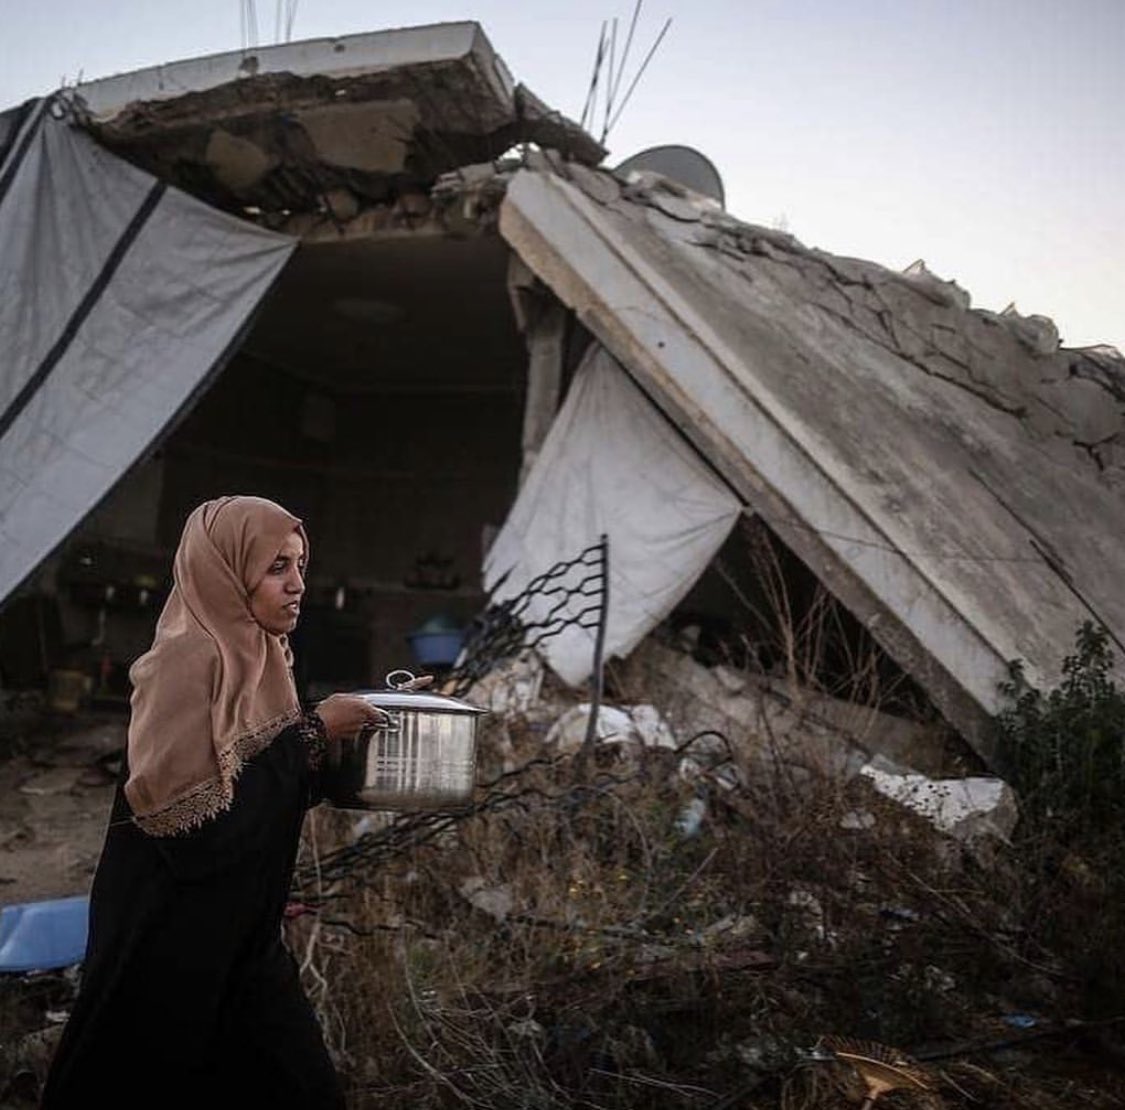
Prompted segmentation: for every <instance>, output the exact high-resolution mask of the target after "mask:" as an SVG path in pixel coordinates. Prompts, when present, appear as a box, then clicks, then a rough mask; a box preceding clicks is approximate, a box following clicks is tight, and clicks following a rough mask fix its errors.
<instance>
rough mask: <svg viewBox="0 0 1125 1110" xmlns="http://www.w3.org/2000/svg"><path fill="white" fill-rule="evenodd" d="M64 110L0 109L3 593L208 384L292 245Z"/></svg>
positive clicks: (55, 105) (48, 104)
mask: <svg viewBox="0 0 1125 1110" xmlns="http://www.w3.org/2000/svg"><path fill="white" fill-rule="evenodd" d="M64 117H65V113H64V111H63V109H62V108H61V105H60V103H59V102H58V101H50V100H45V101H40V102H39V103H38V104H35V105H31V106H25V107H24V109H22V110H20V111H19V112H18V113H13V112H9V113H5V115H4V116H3V117H0V124H2V126H0V157H2V158H3V162H2V163H0V601H2V600H3V599H4V598H6V597H7V596H8V595H9V593H11V591H12V590H13V589H14V588H15V587H16V586H17V585H18V584H19V583H20V582H21V581H23V579H24V578H25V577H26V576H27V575H28V574H30V573H31V571H33V570H34V569H35V567H36V566H37V565H38V564H39V563H40V562H41V561H42V559H43V558H44V557H45V556H46V555H47V554H49V553H50V552H51V551H52V550H53V548H54V547H55V546H56V545H57V544H58V543H59V542H61V541H62V540H63V539H64V538H65V537H66V536H67V534H68V533H69V532H70V531H71V530H72V529H73V528H74V526H75V525H76V524H78V523H79V521H80V520H81V519H82V518H83V517H84V516H85V515H86V513H87V512H89V510H90V509H91V508H93V507H94V506H95V505H96V504H97V503H98V501H99V500H101V498H102V497H103V496H104V495H105V494H106V493H107V492H108V491H109V489H110V488H111V487H112V486H113V484H114V483H115V482H116V481H117V480H118V479H119V478H120V477H121V476H122V475H123V474H124V473H125V471H126V470H127V469H128V468H129V467H130V466H131V465H132V464H133V463H134V462H135V461H136V460H137V459H138V458H139V457H140V456H141V455H142V454H143V453H144V451H145V449H146V447H148V446H149V445H150V444H151V443H152V442H153V440H154V439H155V438H156V437H157V436H158V435H159V433H160V432H161V430H162V429H163V428H164V427H165V426H167V425H168V424H169V423H170V422H172V421H173V420H174V419H175V418H176V416H177V415H178V414H180V413H181V412H182V411H184V410H185V409H186V407H187V406H188V405H189V403H190V402H191V401H192V400H193V399H194V397H195V396H196V395H197V394H198V393H199V392H200V391H201V390H202V388H203V387H205V386H206V384H207V383H208V382H209V381H210V380H211V376H212V373H213V372H215V371H217V369H218V368H220V367H221V365H222V362H223V359H224V356H225V355H226V354H227V353H228V351H229V350H230V349H231V348H232V346H233V345H234V344H235V342H236V341H237V339H238V337H239V336H240V335H241V333H242V330H243V328H244V326H245V325H246V323H247V321H248V320H249V318H250V316H251V314H252V312H253V310H254V309H255V307H256V306H257V304H258V302H259V301H260V300H261V298H262V296H263V294H264V293H265V292H266V290H267V289H268V288H269V287H270V285H271V283H272V282H273V280H274V278H275V277H276V276H277V274H278V272H279V271H280V269H281V268H282V266H284V264H285V262H286V260H287V259H288V257H289V255H290V253H291V252H292V250H293V248H294V246H295V245H296V241H295V240H293V239H290V238H288V237H285V236H281V235H276V234H274V233H272V232H269V231H264V230H261V229H258V228H255V227H253V226H251V225H249V224H245V223H243V222H241V221H240V220H238V219H236V218H235V217H233V216H229V215H226V214H225V213H221V212H218V211H216V210H214V209H212V208H210V207H208V206H207V205H205V204H203V203H202V202H200V201H197V200H195V199H193V198H192V197H189V196H187V195H186V194H184V193H180V192H178V191H176V190H175V189H171V188H166V187H165V186H164V185H163V184H161V183H159V182H158V181H157V180H156V179H155V178H153V177H151V176H149V175H148V174H146V173H143V172H142V171H140V170H138V169H136V168H134V167H133V166H131V165H129V164H128V163H127V162H125V161H123V160H122V159H120V158H118V157H116V156H115V155H113V154H111V153H110V152H108V151H107V150H104V149H103V148H101V147H99V146H98V145H97V144H96V143H94V142H93V141H92V140H91V139H90V138H89V137H88V136H87V135H86V134H85V133H84V132H83V131H81V130H80V129H78V128H76V127H74V126H72V125H71V124H70V123H69V122H68V121H67V120H66V118H64Z"/></svg>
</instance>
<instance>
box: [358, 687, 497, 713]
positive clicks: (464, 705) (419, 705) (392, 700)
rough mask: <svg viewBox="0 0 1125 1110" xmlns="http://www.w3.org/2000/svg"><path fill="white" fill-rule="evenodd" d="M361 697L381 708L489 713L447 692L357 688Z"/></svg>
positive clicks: (433, 711)
mask: <svg viewBox="0 0 1125 1110" xmlns="http://www.w3.org/2000/svg"><path fill="white" fill-rule="evenodd" d="M355 692H356V694H358V695H359V696H360V697H361V698H366V699H367V700H368V701H369V702H371V704H372V705H377V706H378V707H379V708H380V709H415V710H424V711H425V710H428V711H429V712H431V713H487V712H488V710H487V709H481V707H480V706H479V705H470V704H469V702H467V701H461V699H460V698H451V697H447V696H446V695H445V694H427V693H425V692H424V691H421V690H418V691H410V690H356V691H355Z"/></svg>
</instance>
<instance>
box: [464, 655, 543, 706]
mask: <svg viewBox="0 0 1125 1110" xmlns="http://www.w3.org/2000/svg"><path fill="white" fill-rule="evenodd" d="M544 673H545V668H544V665H543V660H542V659H541V658H540V657H539V656H538V655H537V654H536V653H535V652H534V651H528V652H524V653H523V654H521V655H518V656H515V657H514V658H512V659H506V660H504V661H503V662H502V663H500V664H498V665H497V666H496V667H494V668H493V669H492V670H491V671H489V672H488V674H486V675H485V676H484V677H483V678H481V679H479V680H478V681H477V682H476V683H474V684H473V685H472V686H471V687H470V688H469V691H468V693H467V694H466V695H465V696H466V699H467V700H468V701H469V702H471V703H472V704H473V705H479V706H480V707H481V708H482V709H487V710H488V711H489V712H490V713H494V714H497V715H499V716H501V717H508V716H512V715H517V714H518V715H522V716H527V715H528V714H529V713H531V712H532V711H533V709H534V708H535V707H536V706H537V705H539V703H540V694H541V692H542V690H543V676H544Z"/></svg>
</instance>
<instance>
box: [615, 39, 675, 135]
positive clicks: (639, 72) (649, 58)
mask: <svg viewBox="0 0 1125 1110" xmlns="http://www.w3.org/2000/svg"><path fill="white" fill-rule="evenodd" d="M671 26H672V20H671V17H669V18H668V20H667V22H666V23H665V24H664V26H663V28H661V31H660V34H659V35H657V36H656V42H654V43H653V44H652V49H651V50H649V52H648V54H647V55H646V56H645V60H644V62H643V63H642V64H641V68H640V69H639V70H637V76H636V77H634V78H633V83H632V84H631V85H630V86H629V91H628V92H627V93H626V94H625V99H624V100H623V101H621V107H620V108H618V109H617V114H616V115H615V116H614V117H613V119H611V120H610V121H609V127H607V128H606V129H605V131H604V132H602V139H601V141H602V142H603V143H604V142H605V138H606V135H608V134H609V129H610V128H611V127H613V126H614V124H616V123H617V121H618V120H619V119H620V118H621V113H622V112H623V111H625V105H626V104H628V103H629V98H630V97H631V96H632V95H633V90H634V89H635V88H636V87H637V82H638V81H639V80H640V79H641V76H642V74H643V73H644V71H645V70H646V69H648V63H649V62H651V61H652V56H653V54H655V53H656V48H657V47H658V46H659V45H660V44H661V43H662V42H663V41H664V36H665V35H666V34H667V33H668V28H669V27H671Z"/></svg>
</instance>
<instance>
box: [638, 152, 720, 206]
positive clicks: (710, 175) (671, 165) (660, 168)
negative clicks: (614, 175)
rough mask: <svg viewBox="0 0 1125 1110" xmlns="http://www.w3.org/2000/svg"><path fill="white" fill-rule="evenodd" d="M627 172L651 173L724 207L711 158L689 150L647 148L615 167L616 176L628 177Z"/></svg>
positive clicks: (717, 176) (718, 179)
mask: <svg viewBox="0 0 1125 1110" xmlns="http://www.w3.org/2000/svg"><path fill="white" fill-rule="evenodd" d="M630 170H651V171H652V172H653V173H658V174H661V175H662V176H664V177H667V178H670V179H671V180H672V181H676V182H678V183H679V184H680V185H683V186H684V188H685V189H690V190H691V191H692V192H693V193H699V194H701V195H702V196H705V197H710V198H711V199H712V200H716V201H718V202H719V206H720V207H723V206H724V204H725V197H724V194H723V179H722V178H721V177H720V176H719V171H718V170H717V169H715V166H714V163H713V162H712V161H711V159H710V158H708V157H707V156H706V155H703V154H700V153H699V151H698V150H695V149H694V148H692V147H690V146H676V145H669V146H650V147H649V148H648V150H642V151H641V152H640V153H639V154H634V155H633V156H632V157H630V158H626V159H625V161H624V162H622V163H621V165H619V166H618V167H617V172H618V173H628V172H629V171H630Z"/></svg>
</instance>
